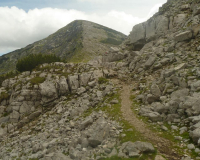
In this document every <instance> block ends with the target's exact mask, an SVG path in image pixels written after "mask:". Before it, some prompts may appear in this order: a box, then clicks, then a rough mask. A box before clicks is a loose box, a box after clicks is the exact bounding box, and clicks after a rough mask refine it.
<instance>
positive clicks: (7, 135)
mask: <svg viewBox="0 0 200 160" xmlns="http://www.w3.org/2000/svg"><path fill="white" fill-rule="evenodd" d="M199 8H200V2H199V1H196V0H168V2H167V3H166V4H164V5H163V6H162V7H161V8H160V10H159V12H158V13H157V14H155V15H154V16H153V17H152V18H151V19H149V20H148V21H147V22H144V23H142V24H138V25H136V26H134V27H133V30H132V32H131V34H130V35H129V38H128V39H127V40H126V42H125V43H124V44H123V45H121V46H120V47H112V48H111V49H110V50H109V51H107V54H105V55H103V56H99V57H96V59H94V60H92V61H90V62H88V63H86V64H84V63H81V64H73V63H52V64H50V65H47V64H44V65H42V66H41V67H40V69H39V70H36V71H34V72H32V73H30V72H24V73H22V74H20V75H18V76H16V77H14V78H11V79H7V80H5V81H4V82H3V83H2V86H1V88H0V93H1V96H0V102H1V107H0V113H1V118H0V125H1V127H0V135H1V141H0V142H1V147H0V151H1V152H0V158H1V159H10V158H11V157H12V158H13V159H14V158H21V159H28V158H29V159H31V158H37V159H56V158H57V157H59V158H60V159H77V160H79V159H84V160H85V159H105V160H109V159H125V158H127V159H134V158H135V159H141V160H142V159H152V160H154V159H155V160H165V159H169V160H179V159H181V160H192V159H200V116H199V115H200V105H199V96H200V94H199V88H200V79H199V77H200V67H199V60H200V57H199V52H200V49H199V48H200V47H199V46H200V43H199V37H200V25H199V24H200V9H199ZM106 78H107V79H106ZM113 78H114V79H118V80H119V81H120V82H126V83H127V84H126V85H124V86H123V83H121V84H120V83H117V85H115V83H112V82H113V81H114V80H112V81H109V79H113ZM128 87H130V89H128V90H129V92H130V90H131V92H130V93H129V94H126V90H123V91H122V90H121V88H128ZM120 94H121V96H119V95H120ZM130 94H132V96H131V97H130V98H131V102H132V103H133V104H132V111H131V109H130V105H131V104H130V103H131V102H129V100H130V99H129V98H127V96H129V95H130ZM120 97H121V98H122V100H121V99H120ZM123 97H125V98H124V99H123ZM121 103H125V104H122V105H121ZM121 107H122V111H123V114H122V113H121V109H120V108H121ZM127 112H128V113H127ZM131 114H132V115H133V116H132V117H131ZM135 115H136V116H135ZM135 123H137V124H135ZM145 123H146V124H145ZM140 125H141V126H140ZM143 126H144V127H145V128H142V127H143ZM138 140H139V141H138ZM166 142H167V143H166ZM168 142H171V143H172V144H170V143H169V144H168ZM152 144H153V145H152ZM19 146H20V147H19ZM162 146H163V147H162ZM164 157H165V158H164Z"/></svg>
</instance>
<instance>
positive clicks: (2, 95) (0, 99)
mask: <svg viewBox="0 0 200 160" xmlns="http://www.w3.org/2000/svg"><path fill="white" fill-rule="evenodd" d="M9 98H10V96H9V94H8V93H6V92H2V93H1V95H0V102H2V101H3V100H7V99H9Z"/></svg>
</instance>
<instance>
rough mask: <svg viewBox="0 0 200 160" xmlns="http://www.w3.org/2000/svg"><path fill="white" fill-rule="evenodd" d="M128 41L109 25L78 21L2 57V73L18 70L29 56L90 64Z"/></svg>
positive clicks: (0, 58) (0, 71)
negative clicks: (20, 63)
mask: <svg viewBox="0 0 200 160" xmlns="http://www.w3.org/2000/svg"><path fill="white" fill-rule="evenodd" d="M125 38H126V35H124V34H122V33H120V32H117V31H115V30H113V29H110V28H107V27H105V26H102V25H99V24H96V23H93V22H89V21H84V20H75V21H73V22H71V23H70V24H68V25H67V26H65V27H63V28H61V29H59V30H58V31H57V32H56V33H54V34H52V35H50V36H48V37H47V38H45V39H43V40H40V41H37V42H35V43H33V44H30V45H28V46H26V47H24V48H22V49H19V50H16V51H13V52H11V53H8V54H5V55H3V56H1V57H0V73H6V72H8V71H12V70H14V69H15V65H16V62H17V60H18V59H20V58H22V57H25V56H27V55H29V54H37V53H42V54H55V55H56V56H59V57H61V58H63V59H64V60H66V61H68V62H87V61H89V60H91V59H93V58H94V57H95V56H98V55H101V54H103V53H105V52H106V51H107V50H109V48H110V47H113V46H118V45H120V44H121V43H122V42H123V41H124V39H125Z"/></svg>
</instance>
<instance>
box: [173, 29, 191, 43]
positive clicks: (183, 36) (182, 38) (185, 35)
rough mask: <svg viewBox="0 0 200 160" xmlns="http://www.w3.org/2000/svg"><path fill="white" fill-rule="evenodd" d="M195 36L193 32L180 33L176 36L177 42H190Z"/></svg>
mask: <svg viewBox="0 0 200 160" xmlns="http://www.w3.org/2000/svg"><path fill="white" fill-rule="evenodd" d="M192 36H193V34H192V32H191V31H185V32H182V33H179V34H178V35H176V36H175V41H178V42H181V41H185V40H190V39H191V38H192Z"/></svg>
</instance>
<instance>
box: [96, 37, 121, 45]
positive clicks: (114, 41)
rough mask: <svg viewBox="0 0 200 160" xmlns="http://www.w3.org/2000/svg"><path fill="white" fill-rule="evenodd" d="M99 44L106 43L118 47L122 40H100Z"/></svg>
mask: <svg viewBox="0 0 200 160" xmlns="http://www.w3.org/2000/svg"><path fill="white" fill-rule="evenodd" d="M100 42H101V43H106V44H113V45H120V44H121V43H122V42H123V40H122V41H118V40H116V39H113V38H107V39H104V40H101V41H100Z"/></svg>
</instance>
